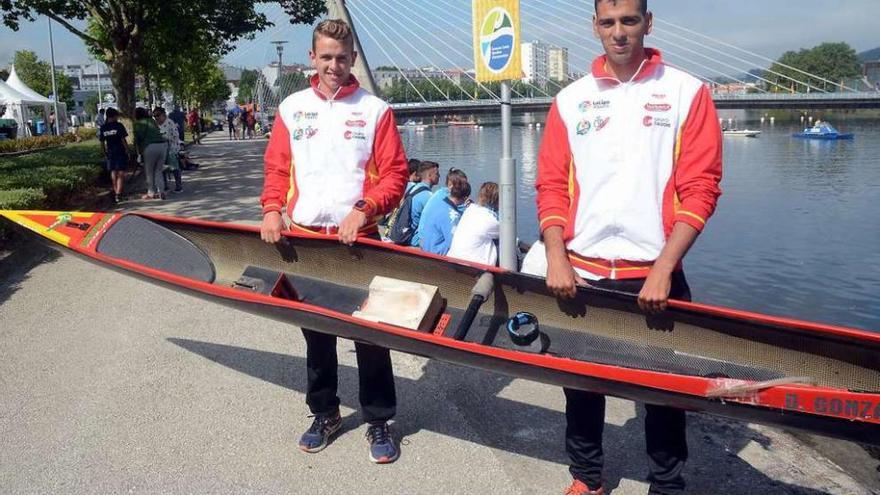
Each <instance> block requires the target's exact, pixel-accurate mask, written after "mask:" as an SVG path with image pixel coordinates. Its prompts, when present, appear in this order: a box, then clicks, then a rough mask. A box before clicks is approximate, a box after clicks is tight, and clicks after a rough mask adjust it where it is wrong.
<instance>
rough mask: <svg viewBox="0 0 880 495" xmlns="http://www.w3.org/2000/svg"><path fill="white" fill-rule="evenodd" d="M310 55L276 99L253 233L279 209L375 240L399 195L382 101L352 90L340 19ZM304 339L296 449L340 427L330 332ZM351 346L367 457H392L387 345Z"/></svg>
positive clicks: (309, 226)
mask: <svg viewBox="0 0 880 495" xmlns="http://www.w3.org/2000/svg"><path fill="white" fill-rule="evenodd" d="M309 58H310V59H311V63H312V66H313V67H314V68H315V70H316V71H317V74H315V75H314V76H312V78H311V81H310V82H311V87H310V88H307V89H305V90H303V91H300V92H297V93H294V94H292V95H290V96H288V97H287V98H286V99H285V100H284V101H283V102H282V103H281V105H279V107H278V112H277V113H276V116H275V122H274V125H273V128H272V136H271V138H270V140H269V145H268V147H267V148H266V154H265V184H264V187H263V194H262V196H261V198H260V200H261V204H262V205H263V221H262V224H261V227H260V235H261V237H262V239H263V240H264V241H266V242H269V243H275V242H278V241H279V240H280V239H281V237H282V230H283V228H284V224H283V222H282V216H281V212H282V210H284V209H286V211H287V214H288V216H289V218H290V220H291V224H290V227H291V228H292V229H295V230H299V231H306V232H319V233H324V234H330V235H336V236H338V237H339V240H340V242H342V243H344V244H352V243H354V242H355V240H356V239H357V238H358V236H371V237H375V238H378V234H377V227H376V223H377V220H378V219H379V218H381V216H382V215H383V214H385V213H387V212H388V211H390V210H391V209H392V208H394V207H395V206H397V204H398V203H399V202H400V199H401V197H402V196H403V189H404V187H405V186H406V178H407V162H406V156H405V154H404V151H403V144H402V143H401V141H400V135H399V134H398V133H397V126H396V125H395V121H394V115H393V113H392V111H391V107H390V106H389V105H388V104H387V103H385V102H384V101H382V100H380V99H379V98H377V97H375V96H373V95H371V94H369V93H367V92H366V91H365V90H363V89H361V87H360V84H359V83H358V81H357V79H356V78H355V77H354V76H352V75H351V67H352V65H353V64H354V61H355V59H356V58H357V52H355V51H354V41H353V36H352V31H351V28H350V27H349V26H348V24H346V23H345V22H343V21H341V20H335V19H334V20H326V21H323V22H321V23H320V24H318V25H317V26H316V27H315V30H314V33H313V36H312V50H311V51H310V52H309ZM303 336H304V337H305V340H306V367H307V373H308V381H307V391H306V403H307V404H308V406H309V409H310V410H311V412H312V414H313V415H314V421H313V422H312V424H311V426H310V427H309V428H308V429H307V430H306V432H305V433H303V434H302V437H301V438H300V440H299V448H300V449H301V450H302V451H304V452H309V453H314V452H318V451H321V450H322V449H324V447H326V446H327V444H328V442H329V441H330V439H331V437H332V436H333V435H334V434H335V433H336V432H338V431H339V429H340V427H341V424H342V420H341V417H340V415H339V404H340V401H339V397H338V396H337V372H338V370H337V367H338V365H337V357H336V337H335V336H331V335H326V334H323V333H319V332H316V331H314V330H309V329H305V328H304V329H303ZM355 351H356V354H357V363H358V377H359V391H360V404H361V409H362V415H363V419H364V421H365V422H366V423H367V424H368V427H367V435H366V436H367V439H368V441H369V445H370V459H371V460H372V461H373V462H376V463H389V462H394V461H395V460H397V458H398V455H399V450H398V446H397V445H396V444H395V443H394V440H393V438H392V436H391V432H390V430H389V427H388V421H389V420H391V418H393V417H394V415H395V413H396V409H397V397H396V395H395V389H394V373H393V370H392V367H391V355H390V353H389V351H388V349H383V348H380V347H376V346H373V345H369V344H365V343H361V342H355Z"/></svg>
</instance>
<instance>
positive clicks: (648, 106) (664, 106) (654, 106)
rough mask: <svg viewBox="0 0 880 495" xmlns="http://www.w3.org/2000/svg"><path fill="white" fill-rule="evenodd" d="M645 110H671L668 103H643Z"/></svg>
mask: <svg viewBox="0 0 880 495" xmlns="http://www.w3.org/2000/svg"><path fill="white" fill-rule="evenodd" d="M645 110H647V111H649V112H668V111H670V110H672V105H670V104H669V103H645Z"/></svg>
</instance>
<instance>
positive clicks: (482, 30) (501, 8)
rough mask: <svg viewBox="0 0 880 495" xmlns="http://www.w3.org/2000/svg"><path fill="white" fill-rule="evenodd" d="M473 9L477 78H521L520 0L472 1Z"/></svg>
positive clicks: (502, 79) (507, 79) (498, 79)
mask: <svg viewBox="0 0 880 495" xmlns="http://www.w3.org/2000/svg"><path fill="white" fill-rule="evenodd" d="M473 8H474V66H475V68H476V71H477V80H478V81H480V82H489V81H509V80H515V79H522V77H523V74H522V55H521V54H520V43H521V41H520V29H519V0H473Z"/></svg>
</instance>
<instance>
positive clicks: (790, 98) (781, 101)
mask: <svg viewBox="0 0 880 495" xmlns="http://www.w3.org/2000/svg"><path fill="white" fill-rule="evenodd" d="M713 99H714V100H715V106H716V107H717V108H719V109H794V110H809V109H859V108H880V93H877V92H851V93H812V94H797V93H795V94H770V93H767V94H745V95H714V96H713ZM552 102H553V98H551V97H549V96H544V97H538V98H514V99H513V100H512V102H511V105H512V106H513V109H514V110H515V111H520V112H534V111H547V110H548V109H549V108H550V104H551V103H552ZM498 105H499V102H498V100H495V99H491V98H489V99H478V100H477V99H475V100H450V101H445V100H444V101H425V102H411V103H392V104H391V106H392V108H394V114H395V115H397V116H399V117H404V116H406V117H428V116H432V115H438V114H449V113H467V114H481V113H497V112H498Z"/></svg>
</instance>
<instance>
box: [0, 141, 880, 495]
mask: <svg viewBox="0 0 880 495" xmlns="http://www.w3.org/2000/svg"><path fill="white" fill-rule="evenodd" d="M264 146H265V141H250V142H228V141H226V140H225V139H223V138H222V137H221V136H219V135H212V136H209V137H208V138H207V139H205V141H204V144H203V145H201V146H196V147H194V151H193V153H194V156H195V158H196V161H198V162H199V163H201V164H202V168H201V169H200V170H198V171H195V172H189V173H187V174H186V176H185V178H184V180H185V182H184V188H185V192H184V193H183V194H181V195H173V196H172V199H170V200H167V201H162V202H157V201H151V202H148V201H143V202H142V201H129V202H126V203H124V204H123V205H122V206H123V207H124V208H125V209H144V210H150V211H158V212H162V213H168V214H179V215H183V216H198V217H202V218H211V219H219V220H229V221H236V222H256V221H257V220H258V218H259V213H258V212H259V208H258V204H257V203H258V202H257V196H258V194H259V191H260V188H261V186H262V176H261V174H262V172H261V167H262V164H261V155H262V151H263V148H264ZM31 249H35V251H34V253H33V256H31V257H29V258H28V259H27V260H25V261H22V260H20V259H19V260H17V261H16V265H15V266H14V267H9V266H6V267H0V268H4V269H2V270H0V274H4V275H3V276H4V277H5V278H3V279H0V445H2V447H0V492H3V493H58V494H92V493H123V492H126V493H199V494H208V493H210V494H213V493H218V494H220V493H224V494H225V493H297V494H306V493H308V494H335V493H352V494H355V493H356V494H400V495H409V494H434V493H449V494H488V493H503V494H544V493H550V494H560V493H561V492H562V490H563V488H564V487H565V486H567V484H568V481H569V477H568V474H567V471H566V457H565V454H564V451H563V441H562V438H563V432H564V424H565V422H564V414H563V412H562V411H563V397H562V393H561V391H560V390H559V389H557V388H555V387H548V386H545V385H541V384H537V383H533V382H528V381H524V380H513V379H510V378H508V377H506V376H502V375H496V374H491V373H485V372H481V371H476V370H472V369H468V368H462V367H457V366H452V365H448V364H444V363H440V362H434V361H428V360H426V359H422V358H419V357H415V356H409V355H405V354H399V353H394V354H393V358H394V366H395V372H396V374H397V377H398V378H397V386H398V397H399V413H398V416H397V422H396V424H395V426H394V429H395V432H396V434H397V436H398V437H399V438H402V442H403V446H402V456H401V458H400V460H399V461H398V462H397V463H395V464H392V465H388V466H375V465H373V464H371V463H370V462H369V460H368V458H367V451H366V442H365V440H364V439H363V434H364V428H363V426H362V425H361V424H360V421H359V420H358V415H357V412H356V408H357V398H356V390H357V370H356V367H355V360H354V354H353V346H352V345H350V344H349V343H348V342H341V343H340V345H339V355H340V364H341V368H340V395H341V397H342V402H343V415H344V417H345V427H344V431H343V432H342V434H341V435H340V436H339V437H338V439H337V440H336V441H335V442H334V443H333V444H332V445H331V446H330V447H329V448H328V449H327V450H325V451H324V452H321V453H319V454H316V455H306V454H302V453H300V452H299V451H297V450H296V448H295V444H296V440H297V438H298V435H299V433H300V432H301V430H302V429H303V428H304V427H305V426H306V425H307V424H308V423H309V419H307V417H306V416H307V415H308V409H307V408H306V405H305V403H304V396H303V392H304V389H305V376H304V375H305V373H304V369H305V363H304V346H303V342H302V338H301V336H300V335H299V332H298V331H297V330H296V329H294V328H291V327H289V326H286V325H282V324H280V323H276V322H273V321H270V320H265V319H261V318H257V317H254V316H251V315H248V314H245V313H240V312H236V311H233V310H231V309H227V308H224V307H222V306H218V305H215V304H211V303H209V302H206V301H202V300H200V299H197V298H195V297H191V296H188V295H181V294H179V293H177V292H174V291H172V290H170V289H166V288H162V287H157V286H154V285H151V284H148V283H144V282H141V281H139V280H137V279H134V278H131V277H128V276H126V275H123V274H120V273H116V272H113V271H110V270H104V269H101V268H96V267H95V266H94V265H92V264H89V263H87V262H85V261H83V260H80V259H78V258H75V257H72V256H63V257H62V256H58V255H56V254H53V253H51V252H47V251H43V250H36V248H31ZM8 259H9V258H7V260H8ZM0 263H4V261H0ZM642 420H643V412H642V409H641V408H640V407H637V406H636V405H635V404H633V403H632V402H629V401H624V400H617V399H611V400H610V402H609V408H608V418H607V422H608V424H607V429H606V451H607V457H608V458H607V463H606V464H607V466H606V467H607V469H606V471H607V480H608V487H609V488H611V491H610V493H613V494H614V495H643V494H645V493H647V485H646V484H645V483H644V482H643V481H642V480H643V479H644V476H645V474H646V461H645V459H644V454H643V451H644V440H643V437H642V433H641V424H642ZM820 441H821V442H822V443H823V444H825V443H826V442H825V441H824V440H820ZM689 442H690V450H691V461H690V462H689V463H688V466H687V472H686V476H687V478H688V480H689V488H688V493H691V494H714V493H724V494H743V495H746V494H749V495H751V494H754V493H768V494H769V493H788V494H804V495H817V494H823V493H834V494H854V495H862V494H871V493H878V492H872V491H871V490H872V489H871V488H869V487H868V486H867V485H865V484H864V483H863V482H859V481H857V480H856V478H857V477H861V478H862V479H869V478H870V476H872V473H870V472H868V473H867V474H865V473H863V472H861V471H860V472H858V473H855V474H853V473H854V471H853V470H854V469H856V468H855V467H854V466H850V465H848V466H847V470H848V472H849V473H850V474H847V473H845V472H844V471H843V470H841V469H840V467H838V466H837V465H835V464H834V463H833V462H831V461H829V459H828V458H827V457H825V456H824V455H822V454H820V453H819V451H817V450H816V449H814V448H812V447H808V446H806V445H805V444H804V443H802V442H801V441H799V440H797V439H796V438H794V437H792V436H790V435H789V434H787V433H784V432H781V431H778V430H775V429H771V428H765V427H760V426H754V425H747V424H742V423H736V422H730V421H725V420H721V419H716V418H713V417H708V416H703V415H699V414H692V415H690V422H689ZM832 444H833V445H837V446H839V448H841V449H845V450H846V449H848V450H849V451H850V452H851V453H852V452H854V451H857V450H859V448H858V447H856V446H853V445H852V444H848V443H843V442H836V443H832ZM824 450H825V449H824V448H823V451H824ZM857 457H858V456H857ZM858 458H859V459H861V458H862V457H858ZM853 464H856V463H853ZM869 471H870V469H869ZM862 475H864V476H862ZM876 475H877V473H876V472H874V473H873V476H874V480H876ZM868 483H870V481H869V482H868Z"/></svg>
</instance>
